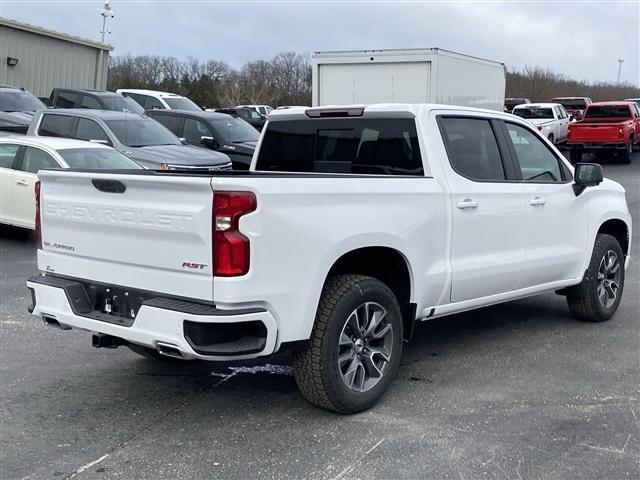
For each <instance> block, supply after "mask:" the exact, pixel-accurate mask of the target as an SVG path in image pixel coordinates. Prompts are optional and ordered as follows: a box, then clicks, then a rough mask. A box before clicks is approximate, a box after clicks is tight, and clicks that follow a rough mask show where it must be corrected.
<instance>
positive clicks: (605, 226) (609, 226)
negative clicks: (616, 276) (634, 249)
mask: <svg viewBox="0 0 640 480" xmlns="http://www.w3.org/2000/svg"><path fill="white" fill-rule="evenodd" d="M600 233H604V234H608V235H611V236H612V237H614V238H615V239H616V240H618V243H619V244H620V247H621V248H622V252H623V253H624V256H625V258H626V257H627V256H628V255H629V242H630V240H631V239H630V238H629V234H630V232H629V226H628V225H627V223H626V222H625V221H624V220H621V219H619V218H610V219H609V220H606V221H604V222H603V223H602V224H601V225H600V227H599V228H598V234H600Z"/></svg>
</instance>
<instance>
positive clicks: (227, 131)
mask: <svg viewBox="0 0 640 480" xmlns="http://www.w3.org/2000/svg"><path fill="white" fill-rule="evenodd" d="M210 123H211V126H212V127H213V128H214V129H215V130H216V132H217V133H218V134H219V135H220V136H221V137H222V138H223V139H224V141H225V143H240V142H255V141H257V140H258V138H260V134H259V133H258V131H257V130H256V129H255V128H253V127H252V126H251V125H249V124H248V123H247V122H245V121H244V120H242V119H241V118H235V117H232V116H229V118H225V119H222V120H211V121H210Z"/></svg>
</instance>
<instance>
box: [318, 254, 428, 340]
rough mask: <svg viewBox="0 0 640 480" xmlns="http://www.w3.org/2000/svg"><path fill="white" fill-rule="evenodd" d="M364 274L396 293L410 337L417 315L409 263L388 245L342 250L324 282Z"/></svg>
mask: <svg viewBox="0 0 640 480" xmlns="http://www.w3.org/2000/svg"><path fill="white" fill-rule="evenodd" d="M346 273H352V274H359V275H365V276H369V277H372V278H375V279H377V280H380V281H381V282H382V283H384V284H385V285H387V286H388V287H389V288H390V289H391V291H392V292H393V293H394V295H395V296H396V298H397V300H398V303H399V304H400V309H401V312H402V317H403V327H404V328H403V330H404V336H405V337H406V338H410V337H411V335H412V333H413V325H414V323H415V318H416V304H415V303H412V301H411V299H412V298H413V293H414V292H413V288H414V282H413V275H412V271H411V267H410V264H409V262H408V260H407V258H406V257H405V255H403V254H402V253H401V252H400V251H399V250H397V249H395V248H393V247H389V246H367V247H361V248H356V249H354V250H350V251H348V252H345V253H343V254H342V255H341V256H340V257H339V258H338V259H336V260H335V262H334V263H333V265H332V266H331V268H330V269H329V271H328V273H327V275H326V277H325V279H324V282H325V283H326V281H327V280H328V279H329V278H330V277H332V276H334V275H339V274H346Z"/></svg>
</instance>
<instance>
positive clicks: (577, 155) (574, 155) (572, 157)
mask: <svg viewBox="0 0 640 480" xmlns="http://www.w3.org/2000/svg"><path fill="white" fill-rule="evenodd" d="M569 161H570V162H571V163H572V164H573V165H575V164H576V163H580V162H581V161H582V147H578V146H575V147H571V151H570V152H569Z"/></svg>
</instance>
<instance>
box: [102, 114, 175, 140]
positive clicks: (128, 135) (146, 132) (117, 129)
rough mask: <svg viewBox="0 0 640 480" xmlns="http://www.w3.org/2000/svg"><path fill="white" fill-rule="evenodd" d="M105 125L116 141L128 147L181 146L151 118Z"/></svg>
mask: <svg viewBox="0 0 640 480" xmlns="http://www.w3.org/2000/svg"><path fill="white" fill-rule="evenodd" d="M106 124H107V126H108V127H109V128H110V129H111V130H112V131H113V134H114V135H115V136H116V137H117V138H118V140H119V141H120V142H121V143H123V144H124V145H127V146H129V147H148V146H151V145H182V143H181V142H180V140H179V139H178V137H176V136H175V135H174V134H173V133H171V132H170V131H169V130H168V129H167V128H165V127H164V126H162V125H161V124H159V123H158V122H156V121H155V120H152V119H151V118H139V117H138V118H131V119H124V120H107V121H106Z"/></svg>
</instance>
